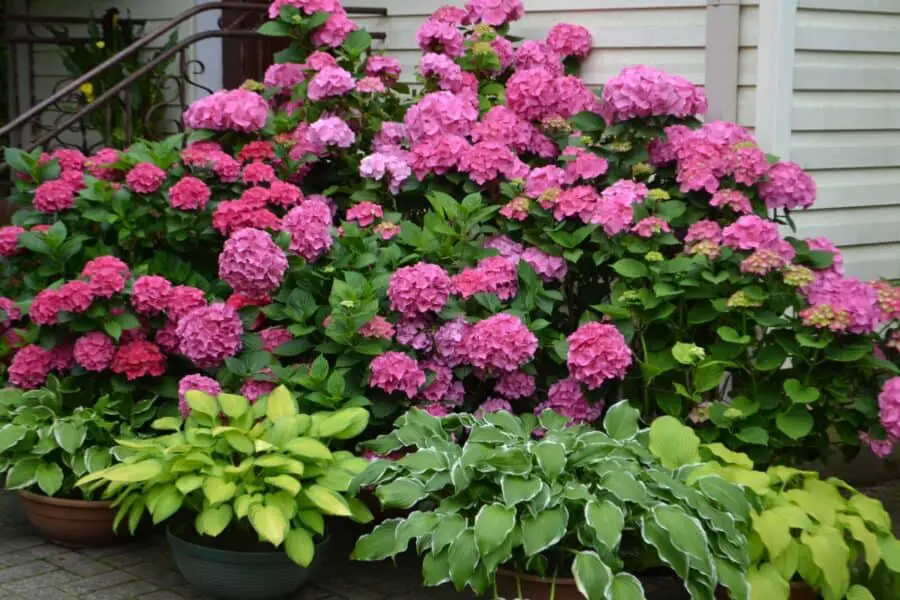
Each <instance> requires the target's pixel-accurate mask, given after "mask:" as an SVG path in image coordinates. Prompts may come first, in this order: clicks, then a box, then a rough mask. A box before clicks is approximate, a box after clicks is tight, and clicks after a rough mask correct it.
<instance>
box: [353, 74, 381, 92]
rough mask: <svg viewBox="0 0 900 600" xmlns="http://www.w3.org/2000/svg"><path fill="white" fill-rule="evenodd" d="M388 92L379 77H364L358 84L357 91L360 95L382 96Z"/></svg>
mask: <svg viewBox="0 0 900 600" xmlns="http://www.w3.org/2000/svg"><path fill="white" fill-rule="evenodd" d="M386 90H387V88H386V87H385V86H384V82H383V81H381V80H380V79H378V78H377V77H363V78H362V79H360V80H359V81H357V82H356V91H357V92H359V93H360V94H380V93H382V92H384V91H386Z"/></svg>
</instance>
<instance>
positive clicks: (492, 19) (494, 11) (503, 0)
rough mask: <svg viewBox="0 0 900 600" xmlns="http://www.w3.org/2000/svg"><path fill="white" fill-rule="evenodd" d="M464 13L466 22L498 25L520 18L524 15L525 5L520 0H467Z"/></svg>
mask: <svg viewBox="0 0 900 600" xmlns="http://www.w3.org/2000/svg"><path fill="white" fill-rule="evenodd" d="M466 13H467V14H466V22H467V23H486V24H488V25H491V26H493V27H499V26H500V25H505V24H506V23H510V22H512V21H518V20H519V19H521V18H522V17H523V16H524V15H525V5H524V4H523V3H522V0H468V2H466Z"/></svg>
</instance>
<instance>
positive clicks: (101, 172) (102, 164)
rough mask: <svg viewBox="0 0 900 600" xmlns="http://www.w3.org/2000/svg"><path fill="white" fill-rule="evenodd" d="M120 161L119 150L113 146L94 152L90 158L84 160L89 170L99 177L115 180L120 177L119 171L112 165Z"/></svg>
mask: <svg viewBox="0 0 900 600" xmlns="http://www.w3.org/2000/svg"><path fill="white" fill-rule="evenodd" d="M118 161H119V151H118V150H115V149H113V148H101V149H100V150H97V151H96V152H94V153H93V154H92V155H91V157H90V158H89V159H87V160H86V161H85V162H84V167H85V169H87V172H88V173H90V174H91V175H92V176H93V177H96V178H97V179H105V180H106V181H115V180H116V179H117V178H118V177H119V174H120V173H119V171H118V170H117V169H114V168H112V165H113V164H115V163H116V162H118Z"/></svg>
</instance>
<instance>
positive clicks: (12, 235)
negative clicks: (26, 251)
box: [0, 225, 25, 258]
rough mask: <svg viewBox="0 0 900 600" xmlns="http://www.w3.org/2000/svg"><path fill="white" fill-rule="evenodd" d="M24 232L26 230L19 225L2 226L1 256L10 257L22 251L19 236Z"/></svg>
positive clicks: (0, 235) (0, 237)
mask: <svg viewBox="0 0 900 600" xmlns="http://www.w3.org/2000/svg"><path fill="white" fill-rule="evenodd" d="M23 233H25V230H24V229H23V228H21V227H19V226H18V225H6V226H5V227H0V256H2V257H4V258H9V257H10V256H15V255H16V254H18V253H19V252H20V251H21V249H20V248H19V236H20V235H22V234H23Z"/></svg>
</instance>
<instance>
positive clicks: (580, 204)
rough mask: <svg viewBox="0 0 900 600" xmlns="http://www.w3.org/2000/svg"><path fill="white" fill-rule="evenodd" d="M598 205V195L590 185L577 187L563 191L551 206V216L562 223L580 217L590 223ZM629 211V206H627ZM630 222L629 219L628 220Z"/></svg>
mask: <svg viewBox="0 0 900 600" xmlns="http://www.w3.org/2000/svg"><path fill="white" fill-rule="evenodd" d="M599 204H600V194H598V193H597V190H595V189H594V187H593V186H590V185H579V186H576V187H573V188H569V189H566V190H563V191H562V193H560V194H559V196H557V198H556V202H555V203H554V204H553V216H554V217H555V218H556V219H557V220H559V221H562V220H564V219H567V218H569V217H574V216H576V215H580V216H581V219H582V220H583V221H585V222H590V220H591V219H592V217H593V216H594V215H595V214H596V212H597V207H598V206H599ZM628 209H629V210H630V209H631V205H630V204H629V205H628ZM629 220H630V218H629Z"/></svg>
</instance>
